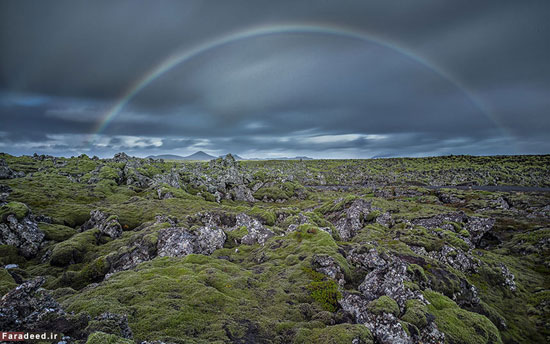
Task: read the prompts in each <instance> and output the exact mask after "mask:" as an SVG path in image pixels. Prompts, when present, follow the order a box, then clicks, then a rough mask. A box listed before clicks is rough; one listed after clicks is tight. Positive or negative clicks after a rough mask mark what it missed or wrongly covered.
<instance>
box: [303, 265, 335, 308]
mask: <svg viewBox="0 0 550 344" xmlns="http://www.w3.org/2000/svg"><path fill="white" fill-rule="evenodd" d="M304 272H305V273H306V274H307V275H308V276H309V278H311V279H312V282H311V283H309V285H308V286H307V289H308V290H309V292H310V295H311V297H312V298H313V299H314V300H315V301H317V302H318V303H319V304H320V305H321V307H323V309H325V310H327V311H329V312H335V311H336V310H337V309H338V300H339V299H341V298H342V294H341V293H340V291H339V290H338V284H336V282H334V281H333V280H331V279H328V278H327V276H325V275H324V274H322V273H319V272H316V271H314V270H312V269H310V268H304Z"/></svg>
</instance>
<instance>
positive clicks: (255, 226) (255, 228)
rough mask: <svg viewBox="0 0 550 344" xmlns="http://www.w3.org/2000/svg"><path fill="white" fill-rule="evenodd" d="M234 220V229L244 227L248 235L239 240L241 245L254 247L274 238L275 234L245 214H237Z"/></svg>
mask: <svg viewBox="0 0 550 344" xmlns="http://www.w3.org/2000/svg"><path fill="white" fill-rule="evenodd" d="M236 220H237V223H236V225H235V228H234V229H239V228H241V227H243V226H244V227H246V229H247V230H248V234H247V235H245V236H244V237H242V239H241V243H243V244H246V245H254V244H256V243H258V244H260V245H264V244H265V243H266V241H267V240H268V239H269V238H271V237H273V236H275V233H273V232H272V231H271V230H269V229H268V228H265V227H264V226H263V225H262V224H261V223H260V221H258V220H256V219H255V218H252V217H250V216H248V215H246V214H238V215H237V218H236Z"/></svg>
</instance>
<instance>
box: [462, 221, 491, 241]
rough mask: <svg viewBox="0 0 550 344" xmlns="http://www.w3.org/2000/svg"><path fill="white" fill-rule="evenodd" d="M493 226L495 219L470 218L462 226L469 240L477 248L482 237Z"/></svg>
mask: <svg viewBox="0 0 550 344" xmlns="http://www.w3.org/2000/svg"><path fill="white" fill-rule="evenodd" d="M494 225H495V219H492V218H484V217H473V216H470V217H468V220H467V222H466V224H465V225H464V229H466V230H467V231H468V232H469V233H470V240H471V241H472V243H473V244H474V245H476V246H477V245H478V244H479V242H480V241H481V238H482V237H483V235H484V234H485V233H487V232H488V231H490V230H491V229H492V228H493V226H494Z"/></svg>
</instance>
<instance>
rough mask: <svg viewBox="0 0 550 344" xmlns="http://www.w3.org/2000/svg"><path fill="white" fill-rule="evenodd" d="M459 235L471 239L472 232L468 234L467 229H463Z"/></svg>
mask: <svg viewBox="0 0 550 344" xmlns="http://www.w3.org/2000/svg"><path fill="white" fill-rule="evenodd" d="M458 234H460V235H461V236H463V237H465V238H468V237H470V232H468V231H467V230H465V229H461V230H460V231H459V232H458Z"/></svg>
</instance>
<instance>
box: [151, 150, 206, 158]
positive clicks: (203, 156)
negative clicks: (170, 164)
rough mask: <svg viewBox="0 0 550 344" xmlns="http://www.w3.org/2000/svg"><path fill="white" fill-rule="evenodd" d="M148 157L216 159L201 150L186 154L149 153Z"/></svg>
mask: <svg viewBox="0 0 550 344" xmlns="http://www.w3.org/2000/svg"><path fill="white" fill-rule="evenodd" d="M148 158H152V159H165V160H212V159H216V157H215V156H212V155H210V154H206V153H205V152H203V151H198V152H196V153H193V154H191V155H188V156H180V155H172V154H164V155H150V156H148Z"/></svg>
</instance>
